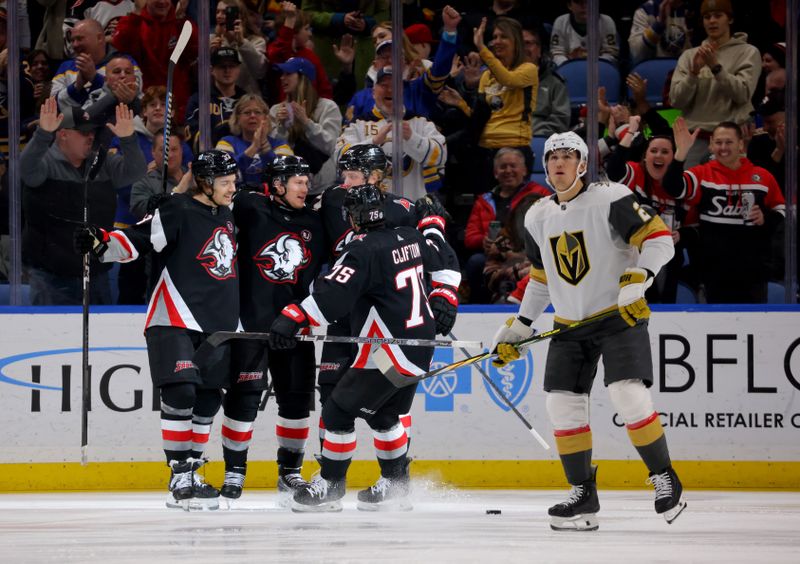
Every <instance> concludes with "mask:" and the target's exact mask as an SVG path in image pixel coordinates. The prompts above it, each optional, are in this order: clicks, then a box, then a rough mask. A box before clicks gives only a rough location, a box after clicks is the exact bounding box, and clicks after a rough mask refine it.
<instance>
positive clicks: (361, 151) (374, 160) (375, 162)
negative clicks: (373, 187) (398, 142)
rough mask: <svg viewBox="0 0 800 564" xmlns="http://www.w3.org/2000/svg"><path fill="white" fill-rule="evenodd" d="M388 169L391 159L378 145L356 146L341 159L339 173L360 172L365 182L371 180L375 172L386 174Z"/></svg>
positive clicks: (348, 150) (343, 154)
mask: <svg viewBox="0 0 800 564" xmlns="http://www.w3.org/2000/svg"><path fill="white" fill-rule="evenodd" d="M387 168H389V159H388V158H387V157H386V153H384V152H383V149H381V148H380V147H378V146H377V145H354V146H352V147H350V148H349V149H347V150H346V151H345V152H344V153H342V156H341V157H339V172H342V171H345V170H358V171H361V173H362V174H363V175H364V180H366V179H368V178H369V175H370V174H371V173H372V171H373V170H379V171H381V172H382V173H385V172H386V169H387Z"/></svg>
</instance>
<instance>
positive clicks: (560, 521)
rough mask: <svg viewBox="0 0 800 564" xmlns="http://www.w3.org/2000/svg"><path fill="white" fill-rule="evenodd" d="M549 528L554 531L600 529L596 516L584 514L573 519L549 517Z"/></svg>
mask: <svg viewBox="0 0 800 564" xmlns="http://www.w3.org/2000/svg"><path fill="white" fill-rule="evenodd" d="M550 528H551V529H553V530H554V531H596V530H597V529H599V528H600V523H599V522H598V521H597V515H595V514H594V513H584V514H582V515H575V516H574V517H556V516H551V517H550Z"/></svg>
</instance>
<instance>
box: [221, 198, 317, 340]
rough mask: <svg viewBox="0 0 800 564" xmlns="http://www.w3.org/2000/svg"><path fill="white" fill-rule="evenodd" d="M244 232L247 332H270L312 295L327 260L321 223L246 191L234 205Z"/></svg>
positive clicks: (241, 252)
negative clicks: (276, 321) (285, 313)
mask: <svg viewBox="0 0 800 564" xmlns="http://www.w3.org/2000/svg"><path fill="white" fill-rule="evenodd" d="M233 216H234V218H235V220H236V227H237V228H238V229H239V232H238V233H237V239H238V241H239V253H238V255H239V274H240V277H241V281H240V285H241V287H240V295H241V317H242V327H244V329H245V330H246V331H269V327H270V325H272V322H273V321H274V319H275V316H276V315H277V314H278V313H280V311H281V310H282V309H283V307H284V306H286V305H288V304H289V303H291V302H293V301H300V300H302V299H303V298H305V297H306V296H307V295H308V292H309V286H310V285H311V283H312V282H313V281H314V278H316V276H317V274H319V270H320V268H321V267H322V265H323V264H324V262H325V260H326V258H327V244H326V242H325V233H324V229H323V227H322V218H321V217H320V216H319V214H318V213H317V212H315V211H313V210H311V209H310V208H308V207H305V208H303V209H301V210H295V209H292V208H289V207H286V206H283V205H281V204H279V203H278V202H276V201H275V200H273V199H271V198H270V197H269V196H265V195H264V194H261V193H256V192H249V191H241V192H239V193H238V194H236V197H235V199H234V201H233Z"/></svg>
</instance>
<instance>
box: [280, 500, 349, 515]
mask: <svg viewBox="0 0 800 564" xmlns="http://www.w3.org/2000/svg"><path fill="white" fill-rule="evenodd" d="M291 507H292V511H293V512H294V513H338V512H340V511H341V510H342V509H343V506H342V502H341V500H337V501H329V502H325V503H321V504H319V505H303V504H302V503H297V502H296V501H294V500H292V504H291Z"/></svg>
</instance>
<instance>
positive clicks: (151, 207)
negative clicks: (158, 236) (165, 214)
mask: <svg viewBox="0 0 800 564" xmlns="http://www.w3.org/2000/svg"><path fill="white" fill-rule="evenodd" d="M169 198H170V195H169V194H153V195H152V196H150V197H149V198H148V199H147V215H153V214H154V213H156V210H157V209H158V207H159V206H160V205H161V204H163V203H164V202H166V201H167V200H169Z"/></svg>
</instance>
